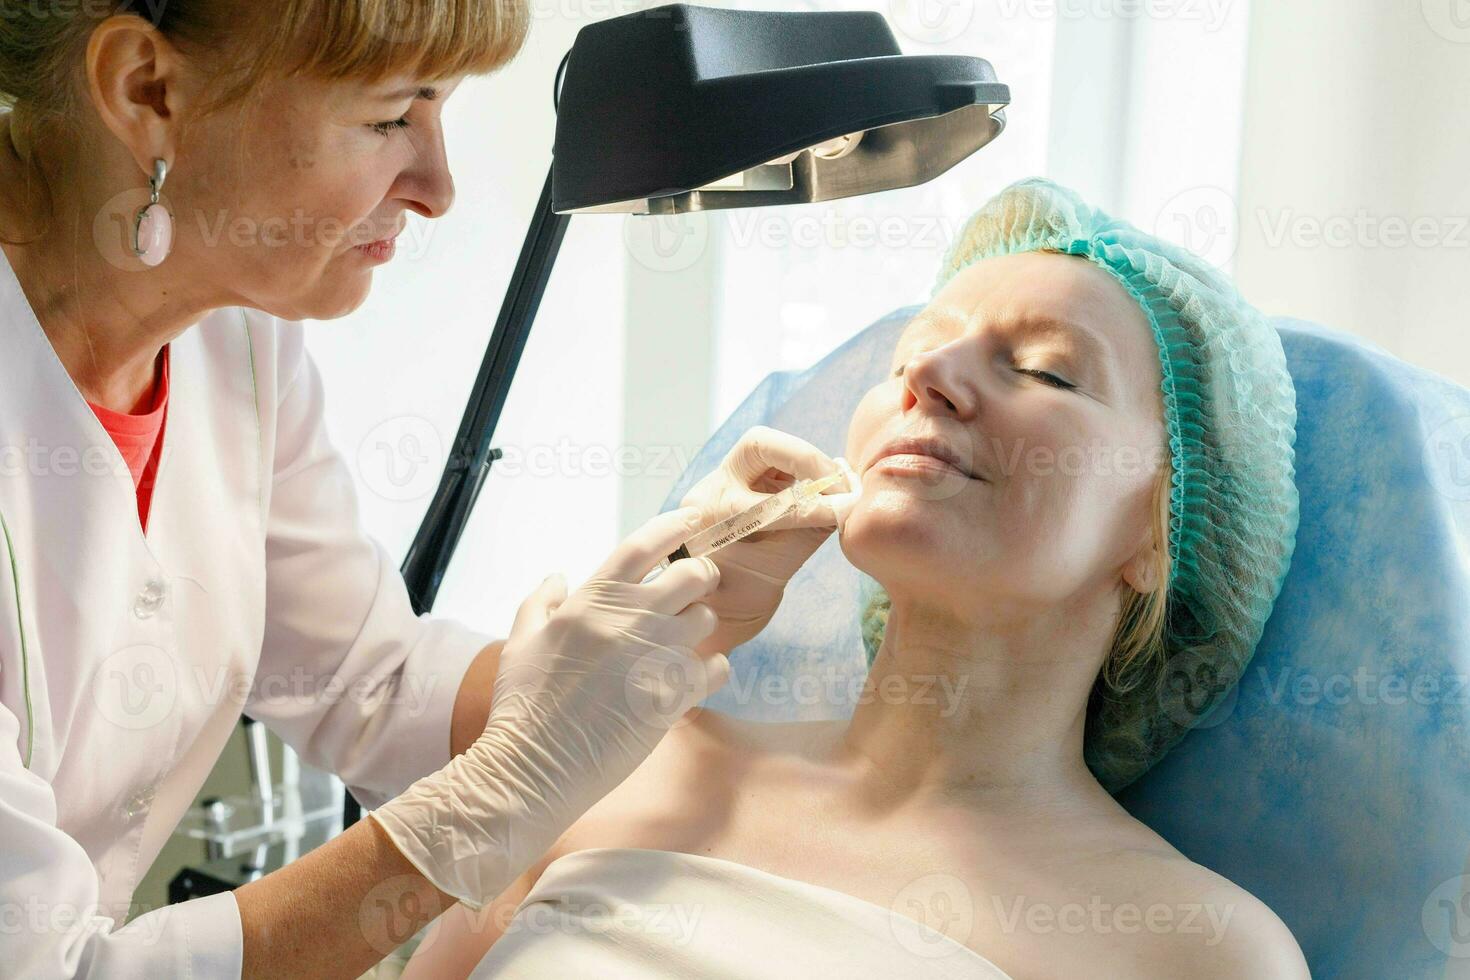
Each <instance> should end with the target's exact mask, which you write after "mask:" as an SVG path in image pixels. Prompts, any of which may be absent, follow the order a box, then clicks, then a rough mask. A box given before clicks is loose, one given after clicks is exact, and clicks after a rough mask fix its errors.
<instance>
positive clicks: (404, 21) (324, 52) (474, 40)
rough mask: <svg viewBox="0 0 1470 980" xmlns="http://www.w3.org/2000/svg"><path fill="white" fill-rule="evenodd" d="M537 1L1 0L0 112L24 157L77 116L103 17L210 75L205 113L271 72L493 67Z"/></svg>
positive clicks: (371, 74)
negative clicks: (5, 113) (160, 42)
mask: <svg viewBox="0 0 1470 980" xmlns="http://www.w3.org/2000/svg"><path fill="white" fill-rule="evenodd" d="M528 3H529V0H111V2H108V0H88V2H84V3H77V4H75V5H62V4H38V3H35V2H34V0H0V108H3V107H8V108H10V109H11V113H12V114H11V133H12V141H13V142H14V143H15V144H16V148H17V151H18V152H20V153H21V155H22V157H23V158H24V157H26V155H27V152H28V148H29V147H30V146H32V145H33V144H34V142H35V141H36V140H37V139H38V138H40V137H42V136H45V135H52V134H66V133H69V132H70V131H71V127H72V126H73V125H74V124H75V123H76V122H77V121H78V120H79V119H80V112H81V101H80V100H81V99H82V97H83V91H84V88H83V79H82V71H83V64H84V63H83V58H84V56H85V53H86V49H87V42H88V39H89V38H90V37H91V34H92V30H93V29H94V28H95V27H96V26H97V24H99V23H100V22H101V21H103V20H105V19H107V18H108V17H111V16H114V15H118V14H130V15H133V16H137V17H141V18H143V19H145V20H148V21H149V22H151V23H152V24H153V25H154V26H155V27H157V28H158V30H159V31H161V32H162V33H163V34H164V35H165V36H166V37H167V38H168V39H169V40H170V41H172V42H173V43H174V44H177V45H178V46H179V47H180V49H181V50H184V51H185V52H186V53H192V54H195V55H197V56H198V58H197V61H198V63H199V64H200V65H201V66H202V68H203V70H206V71H208V72H209V76H210V81H211V83H212V88H213V94H212V97H211V98H209V99H208V100H207V101H206V104H204V105H202V106H201V107H200V108H199V110H198V112H199V113H200V114H206V113H209V112H214V111H218V110H219V109H222V108H224V107H226V106H229V105H231V104H234V103H236V102H238V101H239V100H241V99H243V98H244V97H245V96H247V95H248V94H249V93H251V92H252V91H254V90H255V89H256V88H258V86H259V84H260V83H261V82H262V81H263V80H265V79H268V78H286V77H291V76H294V75H305V76H315V77H320V78H327V79H344V80H349V79H350V80H362V81H368V82H372V81H378V80H381V79H384V78H388V77H392V76H395V75H398V74H404V75H406V76H410V77H415V78H422V79H441V78H451V77H455V76H459V75H474V74H487V73H489V72H491V71H494V70H495V69H497V68H499V67H500V66H502V65H504V64H505V63H506V62H508V61H509V60H510V59H511V58H512V57H514V56H515V54H516V52H517V51H519V50H520V47H521V44H522V42H523V41H524V40H525V36H526V33H527V30H528V28H529V24H530V19H531V18H530V9H529V6H528Z"/></svg>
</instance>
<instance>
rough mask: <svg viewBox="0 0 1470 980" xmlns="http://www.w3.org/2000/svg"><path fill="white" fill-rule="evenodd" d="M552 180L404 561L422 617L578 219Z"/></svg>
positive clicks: (346, 814) (352, 807)
mask: <svg viewBox="0 0 1470 980" xmlns="http://www.w3.org/2000/svg"><path fill="white" fill-rule="evenodd" d="M552 173H553V170H547V172H546V184H545V186H543V187H542V188H541V198H540V200H539V201H537V202H536V211H535V213H534V214H533V215H532V217H531V227H530V230H529V231H527V233H526V241H525V244H524V245H522V246H521V255H520V258H519V259H517V260H516V267H515V272H514V273H513V274H512V275H511V279H510V286H509V288H508V289H507V290H506V293H505V299H504V300H503V301H502V303H501V307H500V317H499V319H497V320H496V321H495V330H494V332H493V333H491V334H490V344H489V346H488V347H486V348H485V358H484V360H483V361H481V362H480V373H479V374H478V375H477V376H476V377H475V387H474V389H473V390H472V391H471V393H470V399H469V404H468V405H467V406H466V407H465V412H464V417H463V418H462V419H461V420H460V423H459V432H458V433H457V434H456V435H455V437H454V445H453V446H452V447H451V448H450V452H449V459H448V461H447V462H446V464H445V466H444V475H443V476H441V477H440V478H439V488H438V489H437V490H435V491H434V499H433V501H432V502H431V503H430V504H429V509H428V511H427V513H425V514H424V519H423V523H421V524H420V525H419V530H418V533H417V534H416V535H414V539H413V544H412V545H411V546H410V547H409V549H408V554H407V556H406V557H405V558H404V560H403V566H402V568H401V571H402V573H403V580H404V582H405V584H407V586H408V595H409V599H410V600H411V601H412V603H413V611H414V612H415V613H418V614H423V613H426V612H428V611H429V610H431V609H433V607H434V599H435V597H436V596H438V594H439V585H440V583H441V582H442V581H443V580H444V572H445V570H446V569H447V568H448V567H449V560H450V558H451V557H453V555H454V549H455V547H456V546H457V545H458V544H459V539H460V535H461V534H463V533H464V528H465V524H466V523H467V522H468V521H469V518H470V513H471V512H472V511H473V510H474V507H475V501H476V500H477V499H478V498H479V496H480V488H481V487H483V486H484V485H485V477H486V476H488V475H489V473H490V465H491V463H493V462H494V461H495V460H496V459H497V458H499V456H500V451H499V450H494V449H491V448H490V441H491V439H492V438H493V437H494V435H495V426H496V424H497V423H498V422H499V421H500V413H501V410H502V409H504V408H505V400H506V397H507V396H508V395H509V394H510V386H511V381H512V380H513V379H514V378H515V373H516V367H517V365H519V364H520V360H521V354H522V352H523V351H524V350H525V349H526V338H527V337H529V336H530V333H531V325H532V324H533V323H534V322H535V320H536V311H537V309H538V308H539V307H540V306H541V297H542V296H543V295H544V294H545V292H546V283H547V281H548V280H550V278H551V268H552V266H553V265H554V264H555V262H556V256H557V253H558V252H559V251H560V250H561V243H562V238H563V237H565V235H566V231H567V224H568V223H569V222H570V221H571V215H567V214H557V213H556V212H555V211H553V210H552V209H551V185H552ZM346 797H347V799H346V801H345V805H344V807H343V819H342V825H343V827H344V828H345V827H349V826H351V825H352V824H354V823H356V822H357V820H358V819H359V818H360V817H361V816H362V808H361V806H360V805H359V804H358V802H357V800H356V799H354V798H353V796H352V793H351V792H350V791H349V792H348V793H347V794H346Z"/></svg>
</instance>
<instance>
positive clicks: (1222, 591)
mask: <svg viewBox="0 0 1470 980" xmlns="http://www.w3.org/2000/svg"><path fill="white" fill-rule="evenodd" d="M891 368H892V371H891V373H890V375H889V376H888V377H887V378H886V380H883V381H882V382H880V383H879V384H878V385H876V386H875V387H874V388H872V389H871V390H870V391H868V392H867V394H866V395H865V397H864V398H863V400H862V402H861V404H860V405H859V407H858V409H857V411H856V412H855V414H854V415H853V417H852V420H851V424H850V428H849V432H848V441H847V452H846V457H847V459H848V460H850V461H851V463H852V465H853V467H854V468H855V469H856V470H857V471H858V472H859V473H860V475H861V477H862V480H861V485H862V492H861V495H860V498H859V499H858V500H857V502H856V503H855V505H854V506H853V509H852V510H851V512H850V514H848V515H847V516H846V518H845V523H844V525H843V526H842V529H841V546H842V550H843V553H844V554H845V555H846V557H847V558H848V560H850V561H851V562H852V564H853V565H854V566H856V567H857V568H858V569H860V570H861V571H863V572H864V573H866V574H867V575H868V576H870V577H871V578H872V579H873V580H875V581H876V582H877V583H878V584H880V585H881V586H882V591H881V592H880V593H879V594H878V595H877V596H876V597H875V598H874V600H873V601H872V602H871V603H870V604H869V606H868V608H867V609H866V611H865V613H864V617H865V618H864V634H865V642H867V645H868V656H869V661H870V664H871V667H870V672H869V675H868V678H867V681H866V685H867V686H866V688H865V689H864V691H863V696H862V697H861V698H858V699H857V704H856V706H855V707H854V708H853V711H852V715H851V717H850V718H849V719H846V720H842V721H835V722H801V723H783V724H769V723H754V722H748V721H741V720H737V719H735V718H732V717H730V716H728V715H723V714H720V713H718V712H715V711H712V710H707V709H706V710H701V709H695V710H694V711H692V712H691V713H690V714H689V715H688V716H687V717H686V718H685V719H684V720H683V721H681V723H680V724H679V725H678V726H677V727H676V728H675V729H674V730H673V731H672V732H671V733H670V734H669V735H668V736H667V737H666V738H665V739H664V740H663V741H662V742H661V743H660V744H659V745H658V747H657V748H656V750H655V751H654V753H653V754H652V756H650V758H649V759H648V760H647V762H646V763H645V764H644V765H643V766H642V767H641V768H640V769H638V770H637V772H635V773H634V775H633V776H631V777H630V778H629V779H628V780H627V781H625V782H624V783H623V784H622V785H621V786H620V787H619V788H618V789H617V790H616V791H614V792H613V793H612V794H610V795H609V796H607V797H605V798H604V799H603V800H602V801H601V802H600V803H599V804H598V805H597V806H595V807H594V808H593V809H592V810H590V811H589V812H588V813H587V814H586V815H585V816H584V817H583V819H582V820H580V821H579V822H578V823H577V824H576V825H574V826H573V827H572V828H571V829H570V830H569V831H568V832H567V833H566V834H565V835H564V836H563V837H562V838H561V839H560V840H559V841H558V842H557V843H556V845H555V846H554V847H553V848H552V849H551V851H550V852H548V853H547V854H546V855H545V856H544V858H543V859H542V860H541V861H540V862H539V864H538V865H537V866H536V867H534V868H532V869H531V870H530V871H529V872H528V873H527V874H526V875H525V876H523V877H522V878H521V879H520V881H519V882H518V883H517V884H516V885H515V886H514V887H513V888H511V889H509V890H508V891H507V892H506V893H505V894H503V895H502V896H500V898H499V899H498V900H497V901H496V902H495V903H494V904H492V905H491V906H488V907H487V908H486V909H483V910H480V911H478V912H472V911H470V910H468V909H466V908H464V907H462V906H461V907H456V908H455V909H452V910H451V911H450V912H448V913H446V914H445V915H444V916H443V917H441V919H440V920H439V922H438V923H437V924H436V925H435V927H434V929H433V931H432V932H431V933H429V934H428V935H427V936H426V938H425V941H424V942H423V943H422V944H421V946H420V949H419V951H418V953H417V954H416V956H415V958H414V960H413V961H412V962H411V963H410V965H409V969H408V972H407V974H405V975H406V976H407V977H410V978H417V977H435V978H440V977H454V976H466V975H469V974H471V973H473V975H474V976H477V977H586V978H589V980H590V978H594V977H595V978H599V980H600V978H608V977H726V978H747V977H749V978H756V977H761V978H768V977H777V978H781V977H803V978H805V977H813V976H816V977H830V978H832V980H838V978H842V980H851V978H885V980H887V978H892V977H921V976H922V977H945V978H949V977H980V978H986V977H1003V976H1010V977H1014V978H1018V980H1022V978H1032V977H1058V978H1075V977H1087V978H1102V977H1127V978H1148V977H1159V978H1166V977H1167V978H1176V977H1181V976H1189V977H1195V978H1241V980H1245V978H1251V980H1262V978H1286V977H1292V978H1297V977H1306V976H1308V972H1307V967H1306V963H1305V961H1304V958H1303V956H1302V953H1301V951H1300V949H1299V948H1298V946H1297V944H1296V941H1295V940H1294V939H1293V937H1292V935H1291V933H1290V931H1289V930H1288V929H1287V928H1286V926H1285V925H1284V924H1283V923H1282V922H1281V920H1280V919H1279V918H1278V917H1277V916H1276V915H1275V914H1274V913H1273V912H1272V911H1271V910H1270V909H1269V908H1268V907H1267V906H1266V905H1265V904H1264V903H1262V902H1261V901H1260V900H1259V899H1257V898H1255V897H1254V896H1253V895H1251V894H1250V893H1248V892H1247V891H1245V890H1244V889H1242V888H1241V887H1239V886H1237V885H1235V884H1234V883H1232V882H1230V881H1228V880H1226V879H1225V878H1223V877H1222V876H1220V875H1219V874H1217V873H1215V872H1213V871H1211V870H1209V869H1207V868H1204V867H1201V866H1200V865H1197V864H1195V863H1193V862H1192V861H1190V860H1189V859H1188V858H1187V857H1185V856H1184V855H1183V854H1181V853H1180V852H1178V851H1177V850H1175V849H1174V848H1173V847H1172V846H1170V844H1169V843H1168V842H1167V841H1165V840H1163V839H1162V838H1161V837H1159V836H1158V835H1157V834H1155V833H1154V832H1153V831H1151V830H1150V829H1149V828H1148V827H1146V826H1144V825H1143V824H1142V823H1140V822H1139V821H1138V820H1136V819H1134V818H1133V817H1132V816H1130V815H1129V814H1128V813H1127V812H1126V811H1125V810H1124V809H1123V808H1122V806H1120V805H1119V804H1118V803H1117V802H1116V801H1115V800H1114V798H1113V795H1112V794H1113V793H1114V792H1116V791H1117V790H1119V789H1121V788H1122V787H1123V786H1125V785H1127V784H1128V783H1129V782H1131V781H1132V780H1134V779H1136V778H1137V777H1138V776H1139V775H1140V774H1141V773H1142V772H1144V771H1145V770H1146V769H1147V768H1148V767H1149V766H1150V765H1152V764H1153V763H1154V762H1156V761H1157V760H1158V758H1159V757H1160V756H1162V755H1163V754H1164V753H1165V752H1167V751H1168V749H1169V748H1170V747H1172V746H1173V745H1174V744H1175V743H1176V742H1177V741H1178V739H1179V738H1181V737H1182V736H1183V735H1184V734H1185V733H1186V732H1187V731H1188V729H1189V728H1190V727H1191V726H1192V725H1193V724H1194V723H1195V722H1197V721H1198V720H1199V718H1201V717H1202V716H1203V715H1205V714H1206V713H1207V712H1208V711H1209V709H1210V708H1211V707H1213V706H1214V705H1215V704H1216V703H1217V702H1218V701H1219V700H1220V698H1221V697H1222V696H1223V695H1224V693H1225V692H1227V691H1228V690H1229V688H1230V687H1231V686H1232V685H1233V684H1234V683H1235V682H1236V680H1237V679H1238V678H1239V677H1240V676H1241V674H1242V672H1243V671H1244V669H1245V666H1246V663H1247V661H1248V660H1249V658H1250V656H1251V653H1252V652H1253V649H1254V647H1255V644H1256V642H1257V640H1258V639H1259V636H1260V632H1261V629H1262V626H1263V625H1264V623H1265V620H1266V618H1267V616H1268V615H1269V612H1270V609H1271V606H1272V604H1273V602H1274V600H1275V598H1276V595H1277V593H1278V591H1279V589H1280V586H1281V581H1282V579H1283V577H1284V575H1285V572H1286V568H1287V565H1288V564H1289V562H1290V559H1291V553H1292V550H1293V546H1294V541H1295V531H1296V520H1297V497H1296V491H1295V485H1294V482H1293V475H1294V468H1293V449H1292V445H1293V441H1294V433H1295V418H1296V413H1295V397H1294V392H1293V389H1292V386H1291V380H1290V377H1289V376H1288V375H1287V373H1286V367H1285V358H1284V356H1283V354H1282V351H1281V347H1280V343H1279V340H1278V339H1277V337H1276V334H1275V331H1274V329H1273V328H1271V327H1270V325H1269V324H1268V323H1266V321H1265V320H1264V319H1263V318H1262V317H1261V316H1260V314H1259V313H1257V312H1256V311H1255V310H1254V309H1252V308H1251V307H1250V306H1248V305H1247V304H1246V303H1245V302H1244V301H1243V300H1241V299H1240V297H1239V296H1238V295H1237V294H1236V292H1235V291H1234V289H1233V287H1231V286H1230V285H1229V283H1228V282H1227V281H1226V280H1225V279H1224V278H1223V277H1222V276H1221V275H1220V274H1219V273H1218V272H1216V271H1215V270H1213V269H1211V268H1209V267H1208V266H1207V265H1205V264H1204V263H1203V262H1202V261H1200V260H1199V259H1197V258H1195V257H1194V256H1192V255H1189V254H1188V253H1185V252H1183V251H1181V250H1179V249H1177V248H1175V247H1173V246H1170V245H1167V244H1165V243H1163V242H1160V241H1158V240H1156V239H1154V238H1152V237H1151V236H1148V235H1145V234H1143V233H1141V232H1139V231H1138V230H1137V229H1134V228H1133V227H1131V226H1129V225H1127V224H1125V223H1123V222H1119V221H1116V220H1114V219H1112V218H1110V217H1108V216H1107V215H1105V214H1103V213H1102V212H1100V211H1098V210H1096V209H1093V208H1090V207H1088V206H1087V205H1086V204H1084V203H1083V202H1082V201H1081V200H1079V199H1078V198H1077V197H1076V195H1074V194H1072V193H1071V192H1070V191H1067V190H1065V189H1062V188H1059V187H1057V186H1056V185H1054V184H1051V183H1050V182H1047V181H1043V180H1038V179H1032V180H1026V181H1022V182H1020V183H1018V184H1015V185H1012V186H1011V187H1009V188H1007V189H1006V190H1005V191H1003V192H1002V193H1001V194H999V195H998V196H997V197H996V198H994V199H992V200H991V201H990V202H989V203H988V204H987V205H986V206H985V207H984V208H983V209H982V210H981V211H980V212H979V213H978V214H976V215H975V216H974V217H972V218H971V219H970V221H969V222H967V224H966V225H965V228H964V230H963V233H962V235H961V238H960V239H959V240H958V241H957V242H956V244H955V246H954V248H953V249H952V250H951V252H950V254H949V255H948V256H947V257H946V260H945V264H944V267H943V270H942V272H941V275H940V283H939V287H938V289H937V291H936V293H935V295H934V297H933V300H932V302H931V303H930V304H929V305H928V307H927V308H926V309H925V310H924V311H923V312H922V313H921V314H920V315H919V316H917V317H916V318H915V319H914V320H913V321H912V322H911V323H909V324H908V325H907V327H906V328H905V329H904V331H903V333H902V335H901V337H900V339H899V341H898V344H897V347H896V349H895V350H894V351H893V357H892V362H891ZM789 438H793V439H794V438H795V437H789ZM1166 664H1169V665H1170V668H1169V670H1167V671H1166V670H1165V665H1166ZM1181 664H1182V665H1183V666H1182V668H1181V669H1180V670H1176V669H1175V666H1178V665H1181ZM1181 678H1182V680H1181ZM921 692H922V693H923V694H924V696H922V697H921V696H919V694H920V693H921Z"/></svg>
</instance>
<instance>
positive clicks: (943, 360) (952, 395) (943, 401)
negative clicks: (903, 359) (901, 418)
mask: <svg viewBox="0 0 1470 980" xmlns="http://www.w3.org/2000/svg"><path fill="white" fill-rule="evenodd" d="M959 360H960V359H959V357H958V356H957V352H956V351H954V350H952V349H950V348H946V347H941V348H939V349H937V350H932V351H926V352H925V353H923V354H919V355H918V356H916V357H914V358H913V359H912V360H910V361H909V362H908V363H907V364H906V365H905V366H904V369H903V377H904V382H905V384H906V385H907V389H908V390H907V391H906V393H905V395H904V406H903V407H904V410H905V411H907V410H908V409H910V408H912V407H914V406H915V405H921V406H922V407H923V408H925V409H926V410H927V411H930V412H934V413H935V414H939V415H949V416H953V417H955V418H958V419H969V418H973V417H974V415H975V410H976V406H977V405H978V403H979V400H978V398H977V397H976V394H975V388H974V386H973V385H972V384H971V382H970V380H969V379H968V378H966V377H965V374H964V367H963V365H961V364H960V363H959Z"/></svg>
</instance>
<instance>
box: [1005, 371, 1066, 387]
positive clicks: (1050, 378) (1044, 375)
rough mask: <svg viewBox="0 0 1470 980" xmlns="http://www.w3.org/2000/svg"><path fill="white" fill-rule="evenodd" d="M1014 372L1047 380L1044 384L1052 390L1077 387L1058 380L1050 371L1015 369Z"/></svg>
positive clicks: (1060, 379)
mask: <svg viewBox="0 0 1470 980" xmlns="http://www.w3.org/2000/svg"><path fill="white" fill-rule="evenodd" d="M1016 370H1018V371H1020V372H1021V373H1022V374H1029V375H1031V376H1033V377H1038V378H1044V379H1048V380H1047V381H1046V383H1047V384H1049V385H1051V386H1052V387H1053V388H1062V389H1064V390H1066V389H1070V388H1075V387H1077V386H1076V385H1074V384H1072V383H1071V382H1070V381H1066V380H1064V379H1062V378H1059V377H1057V376H1056V375H1055V374H1052V373H1051V372H1050V371H1041V370H1038V369H1036V368H1029V369H1028V368H1017V369H1016Z"/></svg>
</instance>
